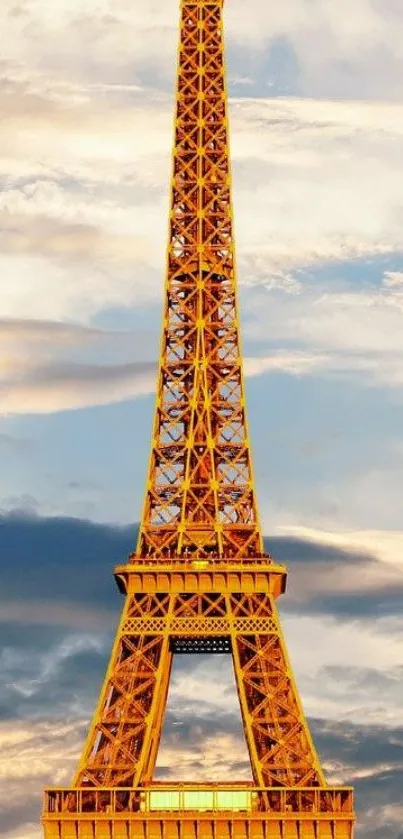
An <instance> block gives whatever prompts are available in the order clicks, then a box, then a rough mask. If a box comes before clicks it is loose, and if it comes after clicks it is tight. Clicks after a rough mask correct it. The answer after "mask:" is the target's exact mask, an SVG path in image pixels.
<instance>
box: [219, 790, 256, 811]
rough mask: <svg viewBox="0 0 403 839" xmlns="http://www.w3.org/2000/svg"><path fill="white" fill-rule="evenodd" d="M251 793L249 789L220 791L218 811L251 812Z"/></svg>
mask: <svg viewBox="0 0 403 839" xmlns="http://www.w3.org/2000/svg"><path fill="white" fill-rule="evenodd" d="M251 803H252V802H251V792H250V790H247V789H239V790H224V789H222V790H218V792H217V809H218V810H250V809H251Z"/></svg>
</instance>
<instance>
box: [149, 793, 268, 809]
mask: <svg viewBox="0 0 403 839" xmlns="http://www.w3.org/2000/svg"><path fill="white" fill-rule="evenodd" d="M149 807H150V810H165V811H167V810H198V811H203V810H204V811H206V810H209V811H211V810H232V811H235V810H251V809H252V795H251V791H250V790H223V789H221V790H205V789H204V790H195V789H192V790H180V791H179V790H152V791H151V792H150V798H149Z"/></svg>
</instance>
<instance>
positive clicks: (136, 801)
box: [43, 785, 353, 817]
mask: <svg viewBox="0 0 403 839" xmlns="http://www.w3.org/2000/svg"><path fill="white" fill-rule="evenodd" d="M186 811H192V812H195V811H197V812H201V813H202V812H209V813H214V812H221V813H222V812H239V813H241V812H244V813H253V812H255V813H259V812H260V813H280V814H281V813H312V814H320V813H328V814H329V813H334V814H345V816H348V815H350V814H351V813H352V811H353V791H352V789H351V788H349V787H337V788H332V787H321V788H320V787H305V788H299V789H286V788H284V787H281V788H280V787H271V788H268V787H267V788H256V787H247V786H246V785H245V786H243V787H240V786H237V785H232V786H231V785H228V786H210V787H208V786H207V785H206V786H205V787H193V788H192V786H191V785H189V786H187V785H183V786H180V785H177V786H173V785H167V786H156V787H150V788H141V789H133V788H132V787H131V788H122V787H115V788H110V789H106V788H94V787H93V788H89V787H86V788H84V787H81V788H76V789H49V790H46V791H45V801H44V813H43V815H44V816H45V817H52V816H55V817H56V816H60V815H61V814H72V815H73V814H81V813H83V814H84V813H88V814H89V813H100V814H101V813H103V814H105V815H116V814H119V813H120V814H123V813H139V814H152V813H157V812H158V813H161V812H164V813H174V812H186Z"/></svg>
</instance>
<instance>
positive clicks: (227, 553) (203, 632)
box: [43, 0, 354, 839]
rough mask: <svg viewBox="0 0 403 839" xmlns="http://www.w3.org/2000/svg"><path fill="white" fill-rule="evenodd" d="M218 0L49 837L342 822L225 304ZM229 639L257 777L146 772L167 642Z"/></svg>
mask: <svg viewBox="0 0 403 839" xmlns="http://www.w3.org/2000/svg"><path fill="white" fill-rule="evenodd" d="M222 6H223V0H211V2H208V0H182V3H181V29H180V48H179V62H178V89H177V111H176V123H175V144H174V160H173V179H172V199H171V210H170V235H169V244H168V261H167V280H166V288H165V311H164V321H163V335H162V346H161V357H160V370H159V384H158V391H157V405H156V412H155V421H154V430H153V439H152V448H151V458H150V469H149V477H148V482H147V487H146V498H145V504H144V511H143V516H142V521H141V526H140V531H139V540H138V545H137V550H136V552H135V553H134V554H132V555H131V556H130V557H129V561H128V562H127V564H125V565H122V566H119V567H118V568H117V569H116V571H115V576H116V580H117V583H118V586H119V588H120V590H121V591H122V592H123V593H124V594H125V598H126V599H125V606H124V609H123V614H122V618H121V621H120V625H119V628H118V630H117V634H116V640H115V644H114V647H113V651H112V656H111V660H110V664H109V668H108V671H107V674H106V677H105V682H104V686H103V689H102V691H101V695H100V699H99V703H98V707H97V709H96V712H95V716H94V719H93V722H92V725H91V727H90V731H89V734H88V738H87V743H86V745H85V747H84V750H83V754H82V757H81V761H80V763H79V766H78V770H77V773H76V776H75V778H74V781H73V785H72V787H70V788H68V789H63V790H58V789H49V790H47V791H46V793H45V806H44V811H43V824H44V830H45V837H46V839H56V837H57V839H134V838H135V837H136V839H140V837H144V839H201V837H202V839H233V837H234V836H235V837H239V839H352V835H353V824H354V816H353V797H352V790H351V789H350V788H336V787H329V786H327V785H326V782H325V780H324V776H323V772H322V769H321V766H320V763H319V760H318V757H317V754H316V751H315V748H314V745H313V742H312V739H311V735H310V732H309V729H308V726H307V722H306V719H305V717H304V713H303V709H302V706H301V702H300V699H299V696H298V692H297V689H296V685H295V681H294V678H293V675H292V671H291V667H290V663H289V660H288V656H287V651H286V647H285V643H284V639H283V636H282V633H281V627H280V622H279V618H278V614H277V610H276V605H275V599H276V598H277V597H278V596H279V595H280V594H282V593H283V592H284V590H285V581H286V569H285V568H283V567H282V566H279V565H276V564H275V563H274V562H273V560H272V558H271V557H270V556H269V555H267V554H265V553H264V548H263V540H262V534H261V530H260V526H259V521H258V514H257V505H256V497H255V491H254V483H253V476H252V467H251V456H250V446H249V437H248V430H247V424H246V417H245V400H244V388H243V378H242V358H241V350H240V341H239V324H238V315H237V305H236V284H235V256H234V242H233V231H232V207H231V180H230V160H229V150H228V126H227V96H226V87H225V62H224V54H223V32H222ZM180 652H188V653H195V654H197V653H200V652H220V653H229V654H232V659H233V665H234V672H235V678H236V684H237V690H238V695H239V700H240V707H241V713H242V719H243V725H244V730H245V735H246V740H247V744H248V749H249V754H250V760H251V768H252V775H253V782H252V783H250V784H248V783H245V782H244V783H239V784H234V783H225V782H224V783H223V784H195V783H191V782H189V783H177V784H163V783H157V782H155V781H154V780H153V773H154V767H155V763H156V757H157V752H158V746H159V741H160V736H161V729H162V723H163V717H164V710H165V705H166V699H167V692H168V685H169V677H170V670H171V663H172V656H173V655H174V654H175V653H180Z"/></svg>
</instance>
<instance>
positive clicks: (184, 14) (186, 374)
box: [132, 0, 263, 561]
mask: <svg viewBox="0 0 403 839" xmlns="http://www.w3.org/2000/svg"><path fill="white" fill-rule="evenodd" d="M222 7H223V0H212V2H207V0H182V3H181V28H180V44H179V58H178V77H177V98H176V119H175V141H174V152H173V173H172V183H171V202H170V216H169V242H168V253H167V274H166V285H165V306H164V319H163V332H162V342H161V355H160V364H159V378H158V388H157V404H156V411H155V420H154V427H153V438H152V446H151V458H150V466H149V476H148V481H147V487H146V498H145V504H144V510H143V516H142V521H141V527H140V534H139V541H138V546H137V552H136V554H135V555H133V557H132V559H133V561H136V559H145V558H147V559H149V558H150V559H156V560H160V559H162V558H164V557H165V558H166V557H170V558H174V557H175V558H177V559H181V558H184V559H185V558H188V557H192V558H197V559H199V558H200V559H213V558H217V559H224V560H231V559H235V560H245V559H248V558H256V557H261V556H262V553H263V543H262V536H261V533H260V528H259V523H258V514H257V507H256V499H255V490H254V484H253V476H252V467H251V456H250V446H249V436H248V430H247V423H246V416H245V397H244V383H243V376H242V358H241V348H240V340H239V321H238V312H237V301H236V277H235V253H234V240H233V229H232V204H231V177H230V161H229V148H228V123H227V94H226V80H225V61H224V45H223V25H222Z"/></svg>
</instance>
